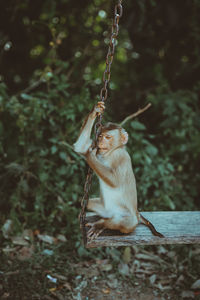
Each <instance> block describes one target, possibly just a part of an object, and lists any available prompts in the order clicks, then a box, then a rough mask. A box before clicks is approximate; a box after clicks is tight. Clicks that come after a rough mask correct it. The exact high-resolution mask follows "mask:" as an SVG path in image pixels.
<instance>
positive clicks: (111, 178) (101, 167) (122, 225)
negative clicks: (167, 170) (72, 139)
mask: <svg viewBox="0 0 200 300" xmlns="http://www.w3.org/2000/svg"><path fill="white" fill-rule="evenodd" d="M104 109H105V106H104V102H102V101H99V102H98V103H97V105H95V106H94V107H93V109H92V111H91V112H90V113H89V115H88V116H87V118H86V119H85V121H84V123H83V125H82V127H81V130H80V134H79V136H78V139H77V141H76V143H75V144H74V145H73V147H74V151H75V152H77V153H80V154H82V155H84V156H85V158H86V161H87V163H88V164H89V166H90V167H91V168H92V169H93V171H94V172H95V173H96V175H97V177H98V179H99V185H100V197H99V198H91V199H89V201H88V205H87V209H88V210H90V211H93V212H95V213H97V215H98V216H99V217H100V219H99V220H98V221H96V222H93V223H88V224H86V225H87V226H89V227H90V230H89V231H88V237H97V236H98V235H99V234H100V233H101V232H102V231H103V230H104V229H111V230H118V231H120V232H121V233H124V234H128V233H131V232H133V231H134V229H135V228H136V226H137V225H138V224H139V223H142V224H144V225H146V226H148V227H149V228H150V230H151V231H152V233H153V234H154V235H156V236H159V237H164V236H163V235H162V234H161V233H159V232H158V231H156V229H155V227H154V226H153V224H151V223H150V222H149V221H148V220H147V219H145V218H144V217H143V216H142V215H141V214H140V213H139V211H138V208H137V190H136V180H135V176H134V173H133V169H132V163H131V158H130V156H129V154H128V152H127V150H126V148H125V145H126V144H127V142H128V133H127V132H126V131H125V129H123V128H122V127H121V126H120V125H118V124H115V123H111V122H109V123H106V124H105V125H103V127H102V129H101V132H100V134H99V136H98V140H97V145H96V147H93V141H92V140H91V131H92V128H93V124H94V122H95V119H96V117H97V116H98V115H99V114H102V113H103V111H104Z"/></svg>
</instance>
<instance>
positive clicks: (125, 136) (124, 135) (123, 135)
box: [121, 129, 128, 145]
mask: <svg viewBox="0 0 200 300" xmlns="http://www.w3.org/2000/svg"><path fill="white" fill-rule="evenodd" d="M121 141H122V144H123V145H125V144H126V143H127V142H128V133H127V132H126V131H125V130H124V129H123V130H122V132H121Z"/></svg>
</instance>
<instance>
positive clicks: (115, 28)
mask: <svg viewBox="0 0 200 300" xmlns="http://www.w3.org/2000/svg"><path fill="white" fill-rule="evenodd" d="M122 13H123V9H122V0H118V3H117V4H116V5H115V7H114V18H113V24H112V29H111V36H110V41H109V46H108V52H107V55H106V68H105V71H104V73H103V87H102V88H101V91H100V100H101V101H103V102H105V101H106V100H107V97H108V84H109V81H110V76H111V65H112V62H113V57H114V52H115V46H116V41H117V36H118V33H119V19H120V18H121V16H122ZM101 128H102V114H100V115H99V116H98V120H97V122H96V124H95V135H96V142H97V140H98V136H99V134H100V131H101ZM92 174H93V171H92V169H91V168H90V167H89V168H88V173H87V177H86V181H85V185H84V194H83V197H82V200H81V212H80V215H79V220H80V226H81V230H82V235H83V242H84V244H86V243H87V235H86V231H85V216H86V208H87V204H88V200H89V191H90V187H91V183H92Z"/></svg>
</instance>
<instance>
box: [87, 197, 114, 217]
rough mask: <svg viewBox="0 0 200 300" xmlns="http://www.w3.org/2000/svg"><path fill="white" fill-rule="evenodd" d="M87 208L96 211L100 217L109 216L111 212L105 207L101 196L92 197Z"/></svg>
mask: <svg viewBox="0 0 200 300" xmlns="http://www.w3.org/2000/svg"><path fill="white" fill-rule="evenodd" d="M87 209H89V210H92V211H94V212H96V213H97V214H98V215H99V216H100V217H103V218H109V217H110V216H111V214H110V213H109V212H108V211H107V210H106V209H105V207H104V204H103V202H102V200H101V199H100V198H91V199H89V201H88V205H87Z"/></svg>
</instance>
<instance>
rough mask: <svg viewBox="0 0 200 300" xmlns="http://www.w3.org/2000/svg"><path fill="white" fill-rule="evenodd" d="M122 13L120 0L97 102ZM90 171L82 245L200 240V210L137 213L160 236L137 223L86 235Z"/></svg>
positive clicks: (102, 96) (103, 93) (83, 204)
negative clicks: (126, 231) (131, 228)
mask: <svg viewBox="0 0 200 300" xmlns="http://www.w3.org/2000/svg"><path fill="white" fill-rule="evenodd" d="M121 16H122V0H118V3H117V4H116V5H115V7H114V19H113V25H112V31H111V37H110V43H109V47H108V53H107V56H106V68H105V71H104V73H103V83H104V84H103V87H102V89H101V92H100V99H101V101H103V102H105V101H106V99H107V94H108V90H107V86H108V83H109V81H110V74H111V73H110V70H111V64H112V61H113V56H114V51H115V46H116V39H117V36H118V33H119V20H120V18H121ZM101 122H102V115H101V114H100V115H99V116H98V120H97V122H96V124H95V135H96V141H97V139H98V135H99V133H100V131H101V127H102V123H101ZM92 174H93V171H92V169H91V168H90V167H89V169H88V173H87V177H86V181H85V185H84V194H83V198H82V201H81V212H80V215H79V220H80V227H81V231H82V235H83V242H84V245H85V247H87V248H94V247H102V246H131V245H135V244H140V245H161V244H198V243H200V211H181V212H178V211H171V212H168V211H154V212H141V213H142V215H143V216H144V217H145V218H147V219H148V220H149V221H150V222H151V223H153V224H154V225H155V227H157V228H159V231H161V232H162V233H163V235H164V238H160V237H158V236H154V235H152V233H151V231H150V230H149V228H147V227H146V226H143V225H142V224H140V225H138V226H137V227H136V229H135V230H134V231H133V232H132V233H129V234H122V233H120V232H119V231H116V230H108V229H105V230H104V231H103V232H102V233H101V234H100V235H98V236H97V237H96V238H94V239H89V238H88V237H87V232H88V229H87V228H86V226H85V225H86V224H87V223H92V222H94V221H96V220H98V218H99V217H98V216H97V215H95V213H89V212H87V213H86V207H87V204H88V200H89V191H90V187H91V183H92Z"/></svg>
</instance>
